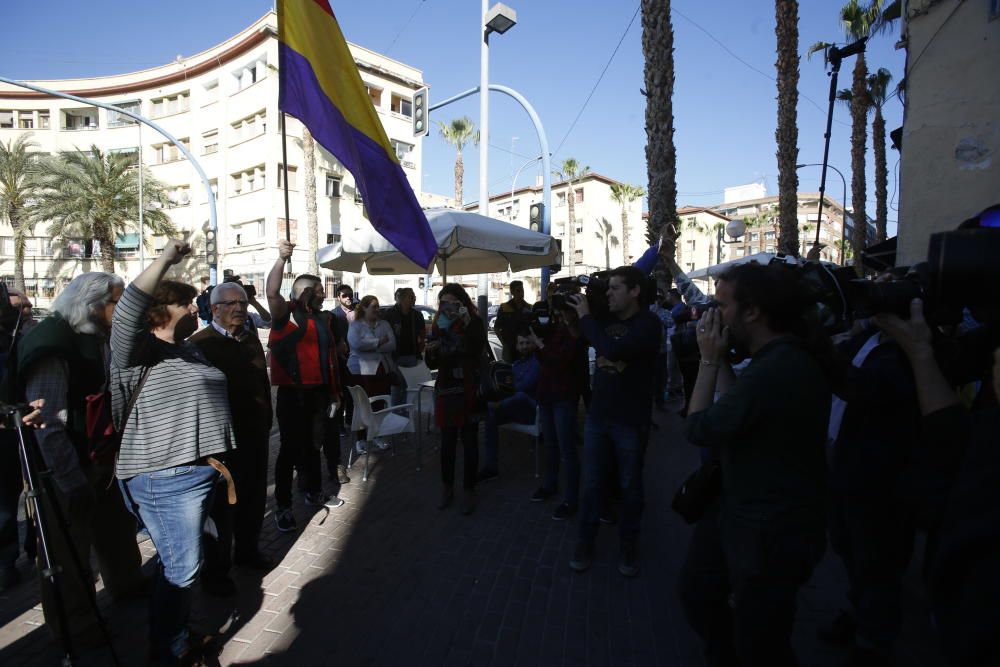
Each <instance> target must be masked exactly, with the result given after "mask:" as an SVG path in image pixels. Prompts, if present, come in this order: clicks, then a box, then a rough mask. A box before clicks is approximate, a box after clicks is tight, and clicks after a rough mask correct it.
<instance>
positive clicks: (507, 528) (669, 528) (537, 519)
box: [0, 413, 941, 667]
mask: <svg viewBox="0 0 1000 667" xmlns="http://www.w3.org/2000/svg"><path fill="white" fill-rule="evenodd" d="M656 422H657V424H658V429H657V430H655V431H654V432H653V438H652V442H651V445H650V449H649V454H648V456H647V464H646V472H645V481H646V501H647V505H646V514H645V517H644V519H643V534H642V538H641V563H642V568H643V569H642V573H641V574H640V576H639V577H638V578H636V579H634V580H627V579H624V578H623V577H622V576H621V575H619V573H618V570H617V556H618V551H617V535H616V532H615V530H613V529H609V528H607V527H604V528H602V530H601V534H600V536H599V542H598V552H597V559H596V562H595V565H594V567H593V568H592V569H591V570H590V571H589V572H587V573H585V574H582V575H580V574H574V573H573V572H571V571H570V570H569V568H568V566H567V562H568V559H569V557H570V555H571V552H572V549H573V546H574V542H575V535H576V530H575V529H576V524H575V522H573V521H571V522H556V521H553V520H552V519H551V518H550V516H551V512H552V509H553V508H554V507H555V505H556V504H557V501H556V500H555V499H554V500H553V501H552V502H549V503H544V504H540V503H531V502H529V501H528V497H529V496H530V494H531V492H532V491H533V490H534V488H535V486H536V485H537V480H536V479H534V477H533V474H532V471H533V458H532V457H533V454H532V452H531V451H530V446H531V442H530V439H529V438H526V437H524V436H520V435H517V434H504V435H503V436H502V452H501V457H502V458H501V468H502V471H501V475H502V476H501V477H500V479H498V480H496V481H492V482H489V483H486V484H483V485H481V486H480V487H479V493H478V509H477V510H476V513H475V514H474V515H473V516H471V517H464V516H461V515H460V514H459V513H458V511H457V510H456V509H454V508H452V509H450V510H448V511H444V512H439V511H437V510H436V509H435V505H436V502H437V499H438V495H439V491H440V485H439V481H438V459H437V455H438V452H437V440H436V436H434V435H431V436H430V437H427V436H425V438H424V464H425V465H424V468H423V470H421V471H417V470H416V469H415V465H414V462H415V457H414V449H413V447H412V445H411V444H408V443H406V442H405V441H403V442H401V443H400V445H399V447H398V451H397V453H396V455H395V456H389V455H387V454H383V455H381V457H380V459H379V461H378V464H377V465H376V466H375V467H374V472H373V475H372V479H371V480H370V481H369V482H368V483H367V484H366V483H363V482H362V481H361V463H360V462H359V463H358V464H356V465H355V470H354V471H353V472H352V478H353V481H352V482H351V483H350V484H347V485H344V487H343V488H342V489H340V497H342V498H343V499H344V500H345V501H346V504H345V505H344V506H343V507H341V508H338V509H335V510H330V511H326V510H323V511H319V512H317V511H315V510H308V511H307V509H306V508H305V507H303V506H301V505H297V506H296V508H295V511H296V516H297V518H298V519H299V524H300V527H302V529H301V530H300V531H299V532H297V533H292V534H282V533H278V532H277V531H276V530H275V528H274V523H273V520H272V517H271V515H270V512H271V511H273V501H272V503H271V504H270V505H269V508H268V509H269V514H268V517H267V518H266V522H265V533H264V538H263V542H264V544H263V546H264V550H265V551H266V552H268V553H270V554H271V555H273V556H274V557H275V558H276V559H279V560H280V563H281V564H280V566H279V567H278V568H277V569H275V570H274V571H273V572H271V573H269V574H268V575H267V576H266V577H264V578H263V579H261V578H259V577H257V578H254V577H253V576H251V575H249V574H248V573H246V572H240V571H237V572H236V576H235V578H236V579H237V582H238V584H239V585H240V588H241V591H242V593H241V595H240V596H239V597H238V598H237V599H235V600H232V601H219V600H215V599H211V598H206V597H204V596H202V595H200V594H199V595H198V596H197V599H196V605H195V609H196V611H195V619H194V620H195V624H196V625H198V626H199V627H200V628H202V629H205V630H211V629H218V628H223V630H224V636H225V637H226V643H225V646H224V650H223V651H222V653H221V655H220V656H219V664H221V665H244V664H245V665H298V666H302V667H305V666H306V665H309V666H312V665H337V666H338V667H339V666H342V665H469V664H474V665H477V667H478V666H480V665H490V664H492V665H546V666H553V665H567V666H569V665H573V666H574V667H575V666H578V665H615V666H616V667H617V666H618V665H643V666H645V665H669V666H681V665H684V666H686V665H692V666H696V665H702V664H703V661H702V659H701V654H700V646H699V643H698V640H697V638H696V637H695V636H694V635H693V634H692V632H691V631H690V630H689V629H688V627H687V625H686V624H685V622H684V619H683V617H682V614H681V609H680V606H679V603H678V601H677V596H676V594H675V592H674V591H675V581H676V573H677V571H678V570H679V568H680V564H681V561H682V559H683V556H684V552H685V548H686V543H687V539H688V534H689V528H688V527H687V526H686V525H685V524H684V523H683V522H682V521H681V520H680V519H679V517H677V516H676V515H675V514H674V513H673V512H672V511H671V510H670V499H671V498H672V496H673V494H674V492H675V490H676V488H677V487H678V485H679V483H680V481H681V480H682V479H683V478H684V477H685V476H686V475H687V474H688V473H689V472H690V471H691V470H692V469H693V468H694V466H695V462H696V459H697V452H696V451H695V448H693V447H691V446H690V445H688V444H687V443H686V442H685V441H684V439H683V436H682V428H683V422H682V421H681V420H680V419H679V418H678V417H676V416H674V415H664V414H661V413H657V416H656ZM272 448H273V451H272V465H273V455H275V454H276V452H277V437H276V436H275V437H274V438H273V442H272ZM460 465H461V464H460V463H459V471H460V470H461V468H460ZM460 476H461V473H460V472H459V477H460ZM326 484H327V488H328V490H329V491H334V490H336V488H335V487H334V486H333V485H331V482H330V481H329V480H327V481H326ZM142 548H143V552H144V556H145V557H146V560H147V567H149V563H148V559H149V557H150V556H151V555H152V553H153V550H152V545H151V544H150V543H149V542H146V543H144V544H143V545H142ZM21 566H22V567H21V571H22V574H25V575H26V576H29V577H31V576H34V575H33V573H32V572H30V570H29V565H28V564H27V563H22V564H21ZM918 567H919V563H915V564H914V572H916V571H917V570H916V568H918ZM910 581H911V583H912V584H913V585H912V586H911V587H910V588H909V589H908V596H907V597H908V599H907V600H906V604H905V608H906V609H907V619H906V624H905V627H904V637H903V641H901V642H900V650H899V655H898V656H897V662H898V664H899V665H905V666H907V667H910V666H912V667H936V666H937V665H939V664H941V663H940V660H939V658H938V657H937V651H936V650H935V649H934V646H933V642H934V637H933V633H932V632H931V631H930V630H929V628H928V623H927V621H926V619H927V615H926V609H925V605H924V603H923V602H922V601H921V599H920V597H919V595H918V594H917V593H916V592H915V591H917V590H918V586H917V585H916V583H915V582H916V581H917V578H916V575H915V574H914V576H912V577H910ZM844 588H845V581H844V575H843V572H842V570H841V568H840V567H839V563H838V562H837V561H836V560H835V559H834V558H832V557H830V556H829V555H828V557H827V558H826V559H825V560H824V562H823V563H822V565H821V566H820V568H819V569H818V570H817V572H816V574H815V576H814V577H813V579H812V581H810V582H809V584H808V585H807V586H806V587H805V589H804V590H803V592H802V594H801V596H800V609H799V615H798V620H797V624H796V629H795V638H794V639H795V645H796V650H797V651H798V653H799V656H800V659H801V661H802V664H803V665H806V666H809V667H813V666H815V667H833V666H834V665H838V664H840V662H841V661H842V660H843V658H844V651H843V649H840V648H836V647H831V646H828V645H825V644H823V643H821V642H819V641H818V640H817V639H816V638H815V637H816V629H817V627H819V626H820V625H821V624H824V623H828V622H829V621H830V620H832V618H833V617H834V616H835V615H836V613H837V611H838V610H839V609H840V608H841V606H842V605H843V604H844V597H843V591H844ZM101 602H102V604H103V605H104V606H105V608H106V609H107V611H108V613H109V615H110V622H111V625H112V627H113V632H114V635H115V638H116V641H115V644H116V647H117V648H118V651H119V655H120V656H121V657H122V664H124V665H129V666H133V665H142V664H144V663H145V660H144V657H145V636H146V634H145V633H146V627H145V619H146V608H145V602H144V601H136V602H132V603H128V604H125V605H119V606H116V607H110V606H108V602H109V601H108V600H106V599H105V596H104V595H103V594H102V595H101ZM0 623H2V627H0V664H2V665H4V666H5V667H14V666H16V665H32V666H35V665H48V664H53V665H54V664H58V657H59V656H58V655H57V654H56V653H55V652H54V648H53V644H52V642H51V639H50V636H49V633H48V631H47V629H46V628H44V627H42V626H41V624H42V619H41V608H40V606H38V598H37V584H35V582H34V581H33V580H30V581H29V582H28V583H26V584H22V585H21V586H19V587H18V588H16V589H15V590H14V591H11V592H10V594H9V595H7V596H0ZM79 664H81V665H89V664H92V665H106V664H110V660H109V658H108V656H107V654H106V653H100V652H98V653H96V654H90V655H88V656H86V659H83V660H81V661H80V662H79Z"/></svg>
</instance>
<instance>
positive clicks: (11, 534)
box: [0, 430, 24, 569]
mask: <svg viewBox="0 0 1000 667" xmlns="http://www.w3.org/2000/svg"><path fill="white" fill-rule="evenodd" d="M23 486H24V481H23V480H22V478H21V459H20V456H19V455H18V448H17V433H16V432H14V431H11V430H4V431H0V569H7V568H12V567H14V563H15V562H16V561H17V556H18V554H19V553H20V545H19V544H18V536H17V510H18V506H19V503H18V500H19V499H20V497H21V489H22V488H23Z"/></svg>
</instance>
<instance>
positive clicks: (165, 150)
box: [153, 137, 191, 164]
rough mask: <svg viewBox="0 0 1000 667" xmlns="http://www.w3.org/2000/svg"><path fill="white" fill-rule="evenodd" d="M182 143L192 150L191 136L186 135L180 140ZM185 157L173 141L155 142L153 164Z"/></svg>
mask: <svg viewBox="0 0 1000 667" xmlns="http://www.w3.org/2000/svg"><path fill="white" fill-rule="evenodd" d="M180 143H181V144H183V146H184V148H186V149H188V150H191V139H190V137H184V138H183V139H181V140H180ZM183 159H184V154H183V153H181V151H180V149H179V148H177V146H176V145H174V144H172V143H167V144H155V145H154V146H153V164H166V163H167V162H176V161H177V160H183Z"/></svg>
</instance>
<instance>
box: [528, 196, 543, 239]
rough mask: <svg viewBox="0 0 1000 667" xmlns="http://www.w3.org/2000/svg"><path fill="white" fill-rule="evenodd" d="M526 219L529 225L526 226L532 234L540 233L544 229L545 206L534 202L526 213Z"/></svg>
mask: <svg viewBox="0 0 1000 667" xmlns="http://www.w3.org/2000/svg"><path fill="white" fill-rule="evenodd" d="M528 219H529V221H530V224H529V225H528V226H529V227H530V228H531V231H533V232H540V231H542V230H544V229H545V204H543V203H541V202H536V203H534V204H532V205H531V209H530V210H529V213H528Z"/></svg>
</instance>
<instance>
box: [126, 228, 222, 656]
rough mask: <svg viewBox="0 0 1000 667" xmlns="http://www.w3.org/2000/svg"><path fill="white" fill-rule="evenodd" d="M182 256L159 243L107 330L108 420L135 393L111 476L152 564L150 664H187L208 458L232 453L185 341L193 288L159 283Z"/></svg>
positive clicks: (192, 322) (212, 386)
mask: <svg viewBox="0 0 1000 667" xmlns="http://www.w3.org/2000/svg"><path fill="white" fill-rule="evenodd" d="M190 252H191V248H190V246H189V245H188V244H187V243H185V242H183V241H175V240H170V241H168V242H167V244H166V246H165V247H164V248H163V253H162V254H161V255H160V256H159V257H158V258H157V259H156V260H155V261H154V262H153V263H152V264H151V265H150V266H149V267H148V268H147V269H146V270H145V271H143V272H142V273H141V274H139V276H138V277H137V278H136V279H135V281H133V282H132V284H130V285H129V286H128V287H127V288H126V289H125V292H124V293H123V294H122V297H121V300H120V301H119V302H118V307H117V308H116V309H115V314H114V319H113V323H112V330H111V352H112V358H111V377H112V389H113V409H114V414H115V419H116V420H120V419H121V416H122V412H123V411H124V409H125V406H126V404H127V402H128V400H129V398H130V397H131V396H132V394H133V393H134V392H136V391H139V395H138V399H137V400H136V401H135V406H134V409H133V410H132V413H131V414H130V415H129V419H128V422H127V423H126V424H125V425H124V426H123V427H122V445H121V452H120V454H119V458H118V469H117V475H118V479H119V484H120V486H121V489H122V493H123V494H124V496H125V499H126V504H127V505H128V506H129V509H130V510H131V511H132V512H133V513H134V514H135V515H136V517H138V518H139V520H140V521H142V523H143V525H145V526H146V528H147V530H149V534H150V537H151V538H152V541H153V544H154V546H155V547H156V551H157V554H158V555H159V559H160V562H159V567H158V571H157V576H156V580H155V583H154V586H153V592H152V596H151V598H150V621H149V625H150V631H149V632H150V642H149V643H150V649H149V650H150V660H151V664H176V663H178V662H180V661H183V660H187V659H190V657H191V654H190V652H191V648H190V647H189V644H190V641H189V633H188V629H187V622H188V617H189V615H190V610H191V587H192V585H193V584H194V581H195V579H196V577H197V575H198V568H199V566H200V564H201V556H202V552H201V533H202V526H203V524H204V522H205V517H206V516H207V514H208V508H209V506H210V504H211V498H212V493H213V490H214V489H215V486H216V483H217V482H218V481H219V473H218V472H217V471H216V469H215V468H213V467H212V466H211V465H209V459H211V457H212V455H217V454H222V453H223V452H226V451H228V450H230V449H232V448H233V446H234V445H233V433H232V425H231V423H230V415H229V404H228V398H227V393H226V377H225V375H223V373H222V371H220V370H218V369H216V368H214V367H213V366H211V365H210V364H209V363H208V362H207V361H206V360H205V358H204V357H203V356H202V355H201V353H200V352H199V350H198V348H197V347H196V346H194V345H192V344H190V343H187V342H185V338H187V336H188V335H190V334H191V333H193V332H194V330H195V328H196V327H197V319H196V318H197V312H198V311H197V309H196V308H195V307H194V305H193V304H192V301H193V299H194V297H195V295H196V290H195V289H194V288H193V287H191V286H190V285H185V284H183V283H178V282H174V281H164V280H163V276H164V274H166V272H167V269H169V268H170V267H171V266H172V265H174V264H178V263H180V262H181V261H182V260H183V259H184V257H185V256H187V255H188V254H189V253H190ZM147 368H148V369H149V374H148V376H147V377H146V380H145V383H144V384H142V385H141V387H140V386H139V382H140V378H141V377H142V374H143V371H144V369H147Z"/></svg>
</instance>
